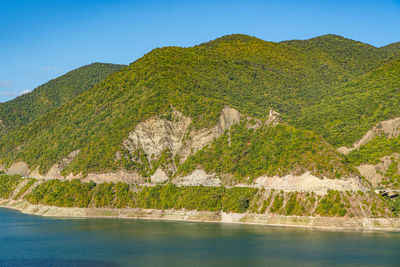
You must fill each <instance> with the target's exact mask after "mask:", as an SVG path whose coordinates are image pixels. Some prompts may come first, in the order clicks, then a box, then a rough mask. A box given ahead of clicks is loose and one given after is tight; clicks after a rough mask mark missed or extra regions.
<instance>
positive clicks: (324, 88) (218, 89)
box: [0, 35, 398, 180]
mask: <svg viewBox="0 0 400 267" xmlns="http://www.w3.org/2000/svg"><path fill="white" fill-rule="evenodd" d="M394 50H395V49H393V48H391V49H386V50H385V49H384V48H375V47H372V46H370V45H366V44H362V43H360V42H356V41H353V40H349V39H345V38H342V37H339V36H335V35H327V36H321V37H317V38H313V39H310V40H305V41H291V42H282V43H272V42H266V41H263V40H260V39H257V38H254V37H249V36H246V35H229V36H224V37H222V38H218V39H216V40H214V41H210V42H208V43H204V44H201V45H198V46H194V47H190V48H179V47H164V48H159V49H155V50H153V51H151V52H150V53H148V54H146V55H145V56H143V57H142V58H140V59H138V60H137V61H135V62H133V63H132V64H130V65H129V66H128V67H126V68H123V69H121V70H120V71H118V72H115V73H113V74H111V75H110V76H108V78H106V79H105V80H104V81H102V82H100V83H99V84H97V85H96V86H94V87H93V88H91V89H88V90H86V91H84V92H83V93H81V94H79V95H78V96H77V97H75V98H73V99H72V100H71V101H69V102H67V103H66V104H64V105H62V106H60V107H57V108H55V109H54V110H52V111H51V112H49V113H47V114H45V115H44V116H43V117H41V118H39V119H38V120H36V121H34V122H32V123H30V124H28V125H26V126H24V127H22V128H21V129H20V130H16V131H13V132H10V133H8V134H7V136H5V137H4V138H2V139H0V146H1V147H2V150H1V151H0V159H1V163H3V164H5V165H6V167H9V166H10V165H11V164H12V163H14V162H17V161H24V162H26V163H27V164H28V166H29V168H30V169H31V170H34V169H36V168H39V171H40V172H41V173H46V172H47V171H48V170H49V169H51V168H52V166H54V164H56V163H59V162H61V161H63V162H64V163H65V164H63V166H62V170H63V174H65V175H67V174H69V173H75V174H79V173H81V174H83V175H86V174H88V173H90V172H115V171H118V170H120V169H124V170H132V171H136V172H138V173H140V174H141V175H142V176H144V177H149V176H151V175H152V174H153V173H154V172H155V171H156V168H158V167H160V168H161V167H162V166H163V165H164V166H166V170H165V171H171V174H169V175H170V176H172V175H174V172H175V171H177V170H180V169H181V170H182V172H183V173H185V172H190V170H193V166H195V167H199V166H201V167H203V168H205V169H207V170H208V171H210V172H216V173H222V174H231V175H233V176H235V177H236V178H238V177H239V176H249V177H255V176H257V175H261V174H270V175H283V174H287V173H301V172H305V171H310V172H313V173H314V174H316V175H318V176H320V177H322V176H327V177H329V178H338V177H341V176H345V175H356V174H357V172H356V171H355V170H354V169H353V168H352V167H351V166H349V165H348V163H347V162H346V160H345V159H344V158H343V157H342V156H341V155H339V154H338V153H337V152H335V150H334V149H333V147H332V146H331V145H330V144H329V143H327V142H326V141H325V140H324V139H322V138H321V137H320V136H318V135H317V134H315V133H312V132H310V131H303V130H296V129H294V128H292V127H290V126H279V127H278V128H277V129H278V130H271V129H270V128H269V127H263V126H260V125H259V126H258V128H254V129H252V128H251V127H250V128H249V127H248V126H247V125H246V123H247V122H248V121H256V122H258V123H256V124H263V123H264V122H265V121H266V120H267V119H268V118H269V116H270V115H271V114H270V110H276V111H278V112H280V113H281V114H282V116H283V119H284V121H287V122H289V123H291V124H295V125H296V126H298V127H300V128H308V129H310V130H315V131H317V133H320V134H322V135H324V136H325V137H327V138H328V140H329V141H330V142H331V143H332V144H334V145H335V146H338V145H339V144H347V143H349V142H351V140H353V139H356V138H357V137H358V136H359V135H361V136H362V134H363V131H366V130H368V127H370V124H371V123H372V124H373V123H374V122H375V121H376V120H379V119H385V118H388V117H390V116H394V115H396V114H397V113H396V112H397V111H396V110H395V109H391V108H389V109H387V110H386V109H385V110H386V111H382V110H381V109H380V108H374V107H375V106H376V107H380V106H381V105H388V107H392V106H393V107H394V105H395V104H396V103H397V102H396V101H397V100H396V99H395V97H396V93H397V91H396V87H397V85H396V82H397V81H396V79H397V78H396V77H398V75H397V70H398V68H397V65H398V60H397V59H396V58H395V57H394V56H391V55H392V54H393V53H395V52H394ZM393 79H394V81H393V83H390V84H389V85H390V86H389V85H388V84H387V82H388V81H389V80H393ZM370 83H371V84H372V85H371V84H370ZM381 86H384V87H385V89H384V90H387V92H385V93H382V94H380V93H379V92H381V91H380V90H375V88H380V87H381ZM360 88H367V90H366V91H363V90H359V89H360ZM363 93H364V94H367V96H365V95H363ZM353 94H355V95H357V94H359V96H358V95H357V97H358V98H359V100H356V101H359V102H360V103H361V104H363V105H364V106H363V107H357V106H355V105H354V103H353V102H352V101H353V99H354V97H351V96H352V95H353ZM374 94H377V95H374ZM368 95H374V96H375V97H376V98H377V99H374V100H373V101H375V102H376V103H375V102H374V103H375V104H374V106H373V108H370V107H369V106H366V105H367V104H368V101H370V100H369V98H368ZM341 98H343V100H342V99H341ZM358 98H357V99H358ZM327 99H330V100H329V101H328V100H327ZM347 99H348V100H347ZM335 101H336V102H335ZM342 101H344V103H345V105H347V106H348V109H349V111H353V112H355V114H352V113H350V114H349V115H343V114H342V113H343V110H341V109H340V105H341V103H342ZM346 101H347V102H346ZM391 101H392V102H391ZM335 103H336V104H335ZM386 103H388V104H386ZM231 109H234V111H232V110H231ZM353 109H356V110H353ZM227 111H229V112H227ZM226 112H227V113H226ZM335 112H336V113H335ZM357 112H358V113H357ZM364 113H365V114H364ZM370 113H371V114H370ZM375 113H377V115H376V114H375ZM235 114H236V115H235ZM346 114H347V113H346ZM360 114H361V115H360ZM232 116H233V117H232ZM360 116H361V117H362V118H364V117H365V119H363V120H361V122H360V123H359V124H360V126H357V124H355V125H354V120H359V119H360ZM338 120H343V121H342V122H341V123H342V124H340V123H339V124H338V125H335V123H337V121H338ZM242 123H244V124H245V125H246V127H244V128H242V129H241V130H240V129H239V128H235V127H236V126H234V125H237V124H240V125H243V124H242ZM332 125H333V126H332ZM342 126H343V127H342ZM232 127H233V128H232ZM341 127H342V128H343V130H341ZM346 127H347V128H346ZM231 128H232V129H233V132H232V137H240V138H238V139H232V140H231V139H230V138H231ZM170 129H184V132H179V134H178V133H177V132H176V131H175V132H174V131H170ZM139 130H140V131H139ZM253 131H254V132H253ZM343 131H344V132H346V131H347V132H350V134H348V135H347V134H343ZM352 131H353V132H352ZM160 133H162V134H160ZM163 133H165V135H164V134H163ZM154 136H159V138H160V140H170V141H168V142H166V143H167V145H165V146H164V145H163V146H161V147H162V148H163V150H157V153H155V152H154V151H152V150H151V149H148V148H149V145H148V144H147V143H146V144H144V142H145V141H146V142H150V141H151V142H153V141H154V140H155V139H154ZM207 136H208V137H211V138H208V137H207ZM279 136H281V137H282V138H285V139H289V140H290V142H285V140H277V139H276V138H277V137H279ZM139 137H140V138H142V139H140V138H139ZM144 137H145V139H146V138H147V139H146V140H144V139H143V138H144ZM172 137H173V138H172ZM295 137H296V138H295ZM290 138H292V139H290ZM175 139H176V140H175ZM264 139H267V140H264ZM149 140H150V141H149ZM171 140H172V141H171ZM196 140H197V141H196ZM204 140H206V141H204ZM213 140H214V141H213ZM227 140H228V141H227ZM196 142H197V143H196ZM176 144H179V146H182V147H181V148H182V149H186V150H185V153H183V152H182V153H183V154H180V153H181V152H177V151H180V150H179V149H177V148H176V146H175V145H176ZM231 145H232V147H231ZM146 149H147V150H146ZM202 149H204V150H202ZM153 150H154V149H153ZM224 150H225V152H227V153H226V154H221V151H224ZM187 151H189V152H187ZM197 151H200V152H198V153H197V154H196V152H197ZM201 151H203V152H201ZM153 152H154V153H153ZM236 152H238V153H241V154H240V155H239V156H238V157H236V156H237V155H236ZM269 152H272V154H271V155H272V156H273V157H272V158H270V159H268V155H269ZM285 152H287V153H285ZM188 153H189V154H188ZM71 155H73V157H72V156H71ZM182 155H184V156H185V157H183V158H182V157H181V156H182ZM207 155H213V158H207ZM293 155H304V157H305V158H295V157H293ZM177 156H178V157H177ZM187 156H189V157H188V158H187ZM190 156H192V157H190ZM220 156H221V157H220ZM257 157H259V158H257ZM288 157H290V159H289V158H288ZM186 159H188V161H187V162H186ZM215 159H217V161H218V160H221V161H220V162H215ZM259 159H262V160H261V161H259ZM277 159H281V160H277ZM231 160H233V161H234V162H233V164H232V165H229V166H228V165H227V162H230V161H231ZM293 160H294V161H293ZM185 162H186V163H185ZM243 162H247V163H249V164H247V165H246V166H244V165H243V164H242V163H243ZM257 162H264V163H265V164H266V165H270V167H269V168H266V166H259V165H257V164H256V163H257ZM239 178H240V177H239ZM241 178H243V177H241ZM237 180H240V179H237Z"/></svg>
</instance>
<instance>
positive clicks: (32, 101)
mask: <svg viewBox="0 0 400 267" xmlns="http://www.w3.org/2000/svg"><path fill="white" fill-rule="evenodd" d="M123 67H125V66H124V65H115V64H104V63H93V64H90V65H87V66H83V67H80V68H78V69H75V70H73V71H70V72H68V73H66V74H64V75H62V76H60V77H58V78H56V79H53V80H50V81H49V82H47V83H45V84H43V85H41V86H39V87H37V88H35V89H34V90H33V91H32V92H30V93H27V94H24V95H21V96H19V97H17V98H15V99H13V100H10V101H8V102H5V103H0V121H1V122H2V123H1V124H0V133H1V132H2V131H5V130H11V129H15V128H18V127H20V126H23V125H26V124H28V123H29V122H31V121H34V120H35V119H37V118H39V117H41V116H43V115H44V114H45V113H47V112H49V111H51V110H52V109H54V108H55V107H58V106H60V105H62V104H64V103H66V102H68V101H70V100H71V99H72V98H74V97H75V96H76V95H78V94H80V93H82V92H83V91H85V90H87V89H89V88H91V87H93V86H94V85H96V84H97V83H99V82H100V81H102V80H104V79H105V78H106V77H107V76H108V75H110V74H111V73H114V72H115V71H118V70H120V69H121V68H123Z"/></svg>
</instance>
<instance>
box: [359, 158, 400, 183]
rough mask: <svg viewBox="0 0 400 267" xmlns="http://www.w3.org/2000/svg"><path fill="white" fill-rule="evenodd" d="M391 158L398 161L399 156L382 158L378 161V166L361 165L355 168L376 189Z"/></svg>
mask: <svg viewBox="0 0 400 267" xmlns="http://www.w3.org/2000/svg"><path fill="white" fill-rule="evenodd" d="M392 158H394V159H397V160H399V159H400V154H398V153H396V154H392V155H390V156H384V157H382V158H381V159H380V162H379V163H378V164H375V165H372V164H361V165H360V166H357V169H358V171H359V172H360V174H361V175H362V176H364V177H365V178H366V179H367V180H368V181H369V182H370V183H371V184H372V186H373V187H377V186H378V185H379V183H380V182H382V180H383V178H384V173H385V172H386V170H387V169H388V167H389V165H390V164H391V163H392Z"/></svg>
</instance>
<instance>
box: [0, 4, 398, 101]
mask: <svg viewBox="0 0 400 267" xmlns="http://www.w3.org/2000/svg"><path fill="white" fill-rule="evenodd" d="M231 33H243V34H249V35H252V36H255V37H258V38H261V39H263V40H268V41H281V40H289V39H307V38H311V37H315V36H318V35H322V34H327V33H334V34H339V35H342V36H344V37H347V38H351V39H356V40H359V41H362V42H365V43H370V44H372V45H375V46H383V45H386V44H389V43H392V42H397V41H400V1H399V0H397V1H385V0H376V1H368V0H364V1H342V0H336V1H323V0H322V1H321V0H319V1H286V0H281V1H278V0H277V1H250V0H248V1H244V0H243V1H235V0H230V1H217V0H214V1H207V0H206V1H200V0H198V1H190V0H187V1H179V0H176V1H175V0H170V1H151V0H148V1H127V0H125V1H124V0H113V1H111V0H109V1H106V0H103V1H101V0H91V1H89V0H87V1H86V0H79V1H75V0H68V1H67V0H64V1H63V0H52V1H49V0H43V1H40V0H31V1H23V0H0V102H3V101H7V100H9V99H12V98H14V97H16V96H18V95H19V94H21V93H23V92H26V91H27V90H32V89H34V88H35V87H37V86H39V85H40V84H42V83H45V82H47V81H48V80H50V79H53V78H56V77H58V76H60V75H62V74H64V73H66V72H68V71H70V70H72V69H74V68H77V67H79V66H82V65H86V64H90V63H92V62H110V63H121V64H128V63H130V62H133V61H135V60H136V59H137V58H139V57H141V56H143V54H145V53H147V52H149V51H151V50H152V49H154V48H156V47H162V46H171V45H173V46H192V45H195V44H198V43H202V42H206V41H209V40H212V39H215V38H217V37H220V36H222V35H226V34H231Z"/></svg>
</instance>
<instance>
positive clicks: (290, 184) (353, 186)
mask: <svg viewBox="0 0 400 267" xmlns="http://www.w3.org/2000/svg"><path fill="white" fill-rule="evenodd" d="M254 185H255V186H256V187H260V188H265V189H275V190H284V191H286V190H289V191H313V192H316V193H319V194H325V193H326V192H327V191H328V189H330V190H338V191H348V190H354V191H357V190H362V191H364V190H365V187H364V186H363V184H362V183H361V181H360V180H359V179H358V178H357V177H347V178H346V179H328V178H323V179H321V178H318V177H316V176H314V175H312V174H311V173H310V172H306V173H303V174H302V175H298V176H296V175H286V176H284V177H278V176H273V177H268V176H261V177H259V178H257V179H255V181H254Z"/></svg>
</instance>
